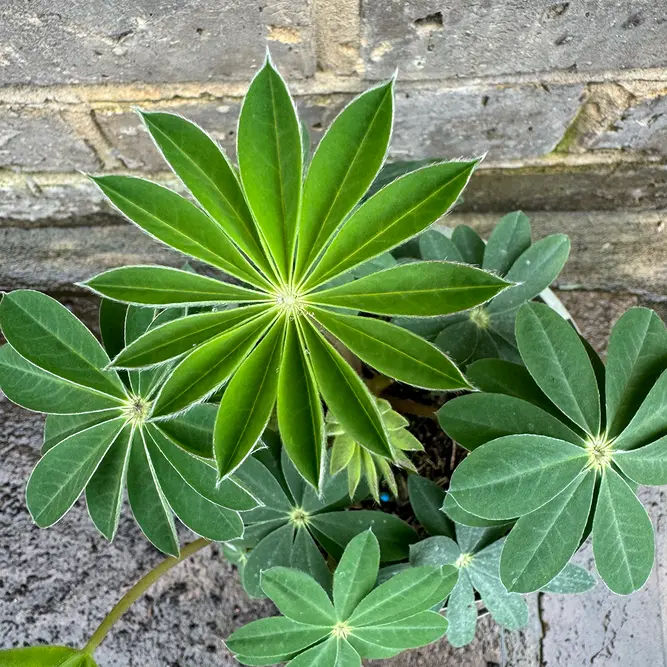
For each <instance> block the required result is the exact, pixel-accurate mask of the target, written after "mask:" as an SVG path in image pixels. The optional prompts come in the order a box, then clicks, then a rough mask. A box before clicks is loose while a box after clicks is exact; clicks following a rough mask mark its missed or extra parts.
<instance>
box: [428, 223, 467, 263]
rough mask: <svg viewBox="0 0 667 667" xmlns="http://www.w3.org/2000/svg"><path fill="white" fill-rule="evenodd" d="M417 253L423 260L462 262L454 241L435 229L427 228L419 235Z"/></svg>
mask: <svg viewBox="0 0 667 667" xmlns="http://www.w3.org/2000/svg"><path fill="white" fill-rule="evenodd" d="M419 253H420V255H421V257H422V259H425V260H432V259H435V260H445V261H448V262H463V258H462V257H461V253H459V251H458V248H457V247H456V246H455V245H454V243H453V242H452V241H451V240H450V239H449V238H447V237H446V236H445V235H444V234H443V233H442V232H439V231H438V230H437V229H429V230H427V231H425V232H424V233H423V234H421V235H420V237H419Z"/></svg>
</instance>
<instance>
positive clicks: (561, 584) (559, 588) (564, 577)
mask: <svg viewBox="0 0 667 667" xmlns="http://www.w3.org/2000/svg"><path fill="white" fill-rule="evenodd" d="M597 583H598V582H597V580H596V579H595V577H594V576H593V575H592V574H591V573H590V572H589V571H588V570H586V569H584V568H583V567H580V566H579V565H575V564H574V563H568V564H567V565H566V566H565V567H564V568H563V569H562V570H561V571H560V572H559V573H558V574H557V575H556V576H555V577H554V578H553V579H552V580H551V581H550V582H549V583H548V584H547V585H546V586H543V587H542V588H541V589H540V590H541V591H542V592H543V593H558V594H560V595H563V594H580V593H586V592H587V591H590V590H591V589H592V588H595V587H596V586H597Z"/></svg>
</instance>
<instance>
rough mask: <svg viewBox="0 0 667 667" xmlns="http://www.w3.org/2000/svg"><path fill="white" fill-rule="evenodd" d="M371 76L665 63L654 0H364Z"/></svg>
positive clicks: (666, 36) (665, 35) (665, 31)
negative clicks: (563, 0) (573, 0)
mask: <svg viewBox="0 0 667 667" xmlns="http://www.w3.org/2000/svg"><path fill="white" fill-rule="evenodd" d="M362 12H363V13H362V17H363V25H364V43H365V47H364V61H365V66H366V72H367V74H368V75H369V76H371V77H379V78H382V77H388V76H391V74H392V72H393V71H394V69H395V67H396V66H397V65H398V66H399V67H400V71H401V76H402V77H407V78H414V79H428V78H443V77H445V78H450V77H452V78H453V77H477V76H487V75H505V74H518V73H527V72H544V71H548V70H570V71H587V72H595V71H600V70H609V69H626V68H638V67H660V66H664V65H665V64H667V51H665V48H664V44H665V41H666V40H667V23H666V22H665V20H664V18H665V17H664V7H663V6H662V4H661V3H659V2H655V0H635V1H634V2H631V3H630V2H599V1H598V0H582V1H580V2H554V0H509V1H506V2H489V1H488V0H451V1H450V2H447V3H443V2H441V1H440V0H407V1H406V0H363V9H362Z"/></svg>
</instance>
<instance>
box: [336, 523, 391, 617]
mask: <svg viewBox="0 0 667 667" xmlns="http://www.w3.org/2000/svg"><path fill="white" fill-rule="evenodd" d="M379 567H380V545H379V544H378V541H377V538H376V537H375V535H373V533H372V532H371V531H370V530H367V531H364V532H363V533H359V535H357V536H356V537H355V538H353V539H352V540H350V542H349V544H348V545H347V547H346V548H345V552H344V553H343V557H342V558H341V559H340V562H339V563H338V567H337V568H336V572H335V574H334V584H333V599H334V605H335V607H336V613H337V614H338V618H339V619H340V620H342V621H345V620H347V619H348V618H349V617H350V614H352V612H353V611H354V610H355V609H356V607H357V605H358V604H359V603H360V602H361V601H362V600H363V599H364V598H365V597H366V596H367V595H368V594H369V593H370V592H371V591H372V590H373V587H374V585H375V580H376V579H377V574H378V569H379Z"/></svg>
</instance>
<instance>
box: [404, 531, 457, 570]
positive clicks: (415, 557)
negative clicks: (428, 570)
mask: <svg viewBox="0 0 667 667" xmlns="http://www.w3.org/2000/svg"><path fill="white" fill-rule="evenodd" d="M460 555H461V549H460V548H459V545H458V544H457V543H456V542H454V540H453V539H451V538H449V537H445V536H444V535H436V536H435V537H427V538H426V539H425V540H422V541H421V542H417V544H413V545H412V546H411V547H410V564H411V565H413V566H417V567H419V566H422V565H435V566H437V567H441V566H443V565H454V563H456V561H457V560H458V558H459V556H460Z"/></svg>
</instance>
